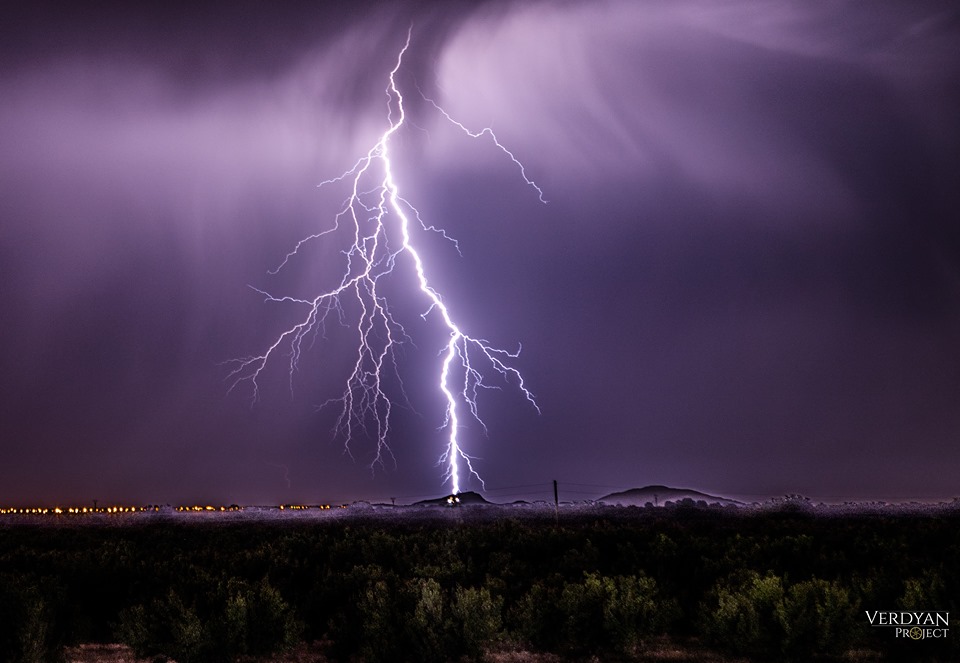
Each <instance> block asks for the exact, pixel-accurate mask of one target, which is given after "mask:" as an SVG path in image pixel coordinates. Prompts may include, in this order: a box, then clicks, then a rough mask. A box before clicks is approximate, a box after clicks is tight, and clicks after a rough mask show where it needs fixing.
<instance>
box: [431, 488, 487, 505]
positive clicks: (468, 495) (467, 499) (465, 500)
mask: <svg viewBox="0 0 960 663" xmlns="http://www.w3.org/2000/svg"><path fill="white" fill-rule="evenodd" d="M451 500H456V502H455V503H456V504H460V505H464V504H490V502H488V501H487V500H485V499H483V496H482V495H480V494H479V493H475V492H473V491H472V490H468V491H467V492H465V493H458V494H457V495H456V496H454V495H444V496H443V497H437V498H434V499H432V500H422V501H420V502H415V503H414V504H415V505H416V506H453V503H451Z"/></svg>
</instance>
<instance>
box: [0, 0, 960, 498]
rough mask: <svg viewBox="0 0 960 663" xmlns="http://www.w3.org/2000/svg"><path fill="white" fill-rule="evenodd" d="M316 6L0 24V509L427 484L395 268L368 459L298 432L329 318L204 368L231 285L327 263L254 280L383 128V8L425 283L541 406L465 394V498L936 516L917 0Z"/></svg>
mask: <svg viewBox="0 0 960 663" xmlns="http://www.w3.org/2000/svg"><path fill="white" fill-rule="evenodd" d="M314 4H316V5H318V6H313V5H314ZM322 4H323V3H309V2H301V3H287V4H284V5H283V6H282V7H280V8H278V7H277V6H276V4H275V3H268V2H241V3H236V2H231V3H227V2H222V3H204V4H203V7H204V9H198V8H196V7H194V6H193V3H176V2H175V3H169V2H147V3H98V4H96V5H95V8H93V9H91V8H89V7H85V8H82V9H81V8H79V7H77V8H73V9H70V8H66V9H65V8H60V7H57V6H56V5H53V4H38V3H21V5H20V6H18V7H17V8H15V9H12V10H7V11H6V13H7V14H8V15H9V18H8V20H5V21H4V26H3V28H2V30H3V33H2V34H0V347H2V352H0V454H2V460H0V503H36V502H44V503H53V502H60V503H81V502H82V503H87V502H89V501H90V500H92V499H94V498H97V499H99V500H101V501H104V502H105V501H110V500H123V501H133V502H171V503H179V502H191V501H208V500H209V501H217V502H238V503H278V502H286V501H301V500H303V501H311V502H315V501H326V500H331V501H346V500H352V499H356V498H367V499H384V498H388V497H390V496H396V497H398V498H400V499H401V500H403V501H408V499H410V498H415V497H420V496H433V495H437V494H441V493H442V492H443V491H444V485H443V484H442V481H441V477H442V472H443V468H442V467H439V466H437V465H435V462H436V458H437V456H438V454H439V453H440V452H441V451H442V448H443V439H444V435H443V433H441V432H438V431H437V427H438V426H439V425H440V423H441V422H442V418H443V411H442V403H441V402H440V401H439V400H437V399H436V398H435V385H433V384H432V383H431V382H430V380H432V379H433V377H432V376H433V372H434V371H435V369H436V366H437V362H438V359H437V352H438V351H439V349H440V348H441V347H442V341H441V344H440V345H438V344H437V343H436V340H437V338H436V335H435V334H433V335H431V334H430V329H429V328H428V326H424V327H423V328H420V327H418V324H417V321H418V320H419V318H418V314H419V313H421V312H422V310H423V308H424V306H423V300H422V299H417V298H415V297H410V296H407V295H405V294H404V293H403V292H402V286H403V285H404V281H403V279H402V278H401V279H399V280H398V281H397V282H396V283H397V290H396V294H395V297H396V299H395V306H396V310H397V312H398V313H397V314H398V316H401V317H402V318H403V319H404V321H406V322H407V326H408V332H410V334H411V336H413V337H414V343H415V345H414V344H408V345H407V346H405V347H404V349H403V351H402V352H401V353H400V354H399V355H398V363H399V366H400V373H401V377H402V378H403V379H404V382H405V384H406V385H407V395H408V397H409V400H410V405H411V406H412V409H403V410H400V411H398V412H397V416H396V419H395V422H394V426H395V431H394V433H395V434H394V436H393V438H392V447H393V451H394V454H395V456H396V467H395V468H391V469H389V470H388V471H379V472H377V473H376V474H375V475H371V473H370V471H369V470H368V469H367V467H366V463H367V462H369V457H368V454H369V451H370V446H369V444H368V443H366V442H365V441H363V440H358V441H357V443H356V445H355V446H354V448H353V450H354V455H355V460H351V459H350V458H349V457H347V456H345V455H344V453H343V445H342V441H340V440H335V439H334V438H333V436H332V435H331V426H332V425H333V417H334V414H335V413H334V412H331V411H328V410H323V411H319V412H318V411H317V409H316V406H317V405H318V404H319V403H322V402H323V401H325V400H326V399H328V398H331V397H336V396H339V395H340V393H341V392H342V389H343V384H344V380H345V377H346V374H345V373H344V369H345V367H346V366H347V364H348V362H349V360H350V355H349V346H348V344H347V341H348V340H349V339H348V338H347V337H346V336H343V335H341V334H340V333H339V332H338V331H337V330H336V329H331V333H330V335H329V338H328V339H327V340H326V341H321V342H318V343H317V344H316V345H315V346H314V347H313V348H312V349H311V350H310V351H309V352H308V353H306V355H305V357H304V360H303V362H302V366H301V370H300V372H299V373H298V374H297V375H296V376H295V377H294V380H293V392H292V395H291V392H290V389H289V381H288V379H287V376H286V375H285V374H284V371H283V367H282V366H281V365H280V364H277V365H275V366H274V367H273V369H272V370H270V371H268V373H269V374H268V375H266V376H265V377H264V379H263V380H261V399H260V401H259V402H258V403H257V404H256V405H254V406H253V407H251V405H250V393H249V391H245V390H244V389H243V388H242V387H241V388H238V390H236V391H234V392H232V393H230V394H227V389H228V387H229V383H228V382H225V381H224V378H225V377H226V369H225V367H224V366H223V365H222V362H224V361H226V360H229V359H231V358H235V357H239V356H244V355H249V354H254V353H259V352H262V351H263V349H264V348H265V346H266V344H268V343H269V342H270V341H271V340H272V338H273V337H274V335H275V334H277V333H278V332H279V331H280V330H282V329H283V328H284V327H285V326H286V325H288V324H290V323H291V321H292V320H295V319H296V313H297V312H296V311H294V310H291V309H288V308H285V307H282V306H279V305H277V304H271V303H264V301H263V298H262V297H260V296H258V295H257V294H256V293H255V292H254V291H253V290H251V289H250V288H248V287H247V286H248V285H252V286H255V287H257V288H263V289H267V290H270V291H271V292H273V293H274V294H278V295H282V294H290V295H299V296H304V295H306V294H309V293H310V292H315V291H316V290H317V288H319V287H322V286H320V285H319V284H320V283H322V282H324V279H325V278H326V277H325V276H324V275H325V274H327V276H329V274H328V272H329V269H328V270H327V272H325V271H324V268H325V267H329V265H330V264H332V262H333V261H335V260H336V259H337V258H338V255H339V254H338V252H339V251H340V250H341V249H342V248H343V247H342V246H340V245H337V244H336V243H335V242H329V243H323V242H319V243H315V244H314V245H312V249H311V252H310V253H309V254H308V255H305V256H304V257H303V259H302V260H300V261H298V262H297V263H296V264H294V265H292V266H291V269H289V270H286V271H284V272H283V273H282V274H281V275H280V276H271V275H269V274H268V273H267V270H269V269H272V268H274V267H276V266H277V265H278V264H279V263H280V262H281V261H282V260H283V256H284V255H285V254H286V253H287V251H289V250H290V249H291V248H292V247H293V246H294V245H295V244H296V242H297V240H298V239H300V238H301V237H303V236H305V235H308V234H310V233H313V232H317V231H319V230H322V229H324V228H327V227H329V225H330V223H331V222H332V219H333V216H334V214H335V213H336V212H337V210H338V209H339V206H340V204H341V202H342V200H343V198H344V196H345V195H346V191H345V190H344V189H342V188H340V189H337V188H336V187H330V188H323V189H318V188H317V187H316V185H317V184H318V183H319V182H321V181H322V180H324V179H327V178H330V177H333V176H336V175H338V174H340V173H341V172H343V171H344V170H345V169H347V168H349V167H350V166H351V165H352V164H353V163H354V162H355V161H356V159H357V158H358V157H359V156H360V155H361V154H362V153H364V152H365V151H366V150H367V149H368V148H369V147H370V145H371V144H372V143H373V142H375V140H376V138H377V136H378V135H379V134H380V133H381V132H382V131H383V130H384V129H385V128H386V117H385V112H386V97H385V95H384V87H385V84H386V76H387V74H388V72H389V70H390V67H391V66H392V65H393V62H394V61H395V58H396V55H397V52H398V51H399V49H400V47H401V46H402V44H403V40H404V39H405V37H406V32H407V29H408V27H410V26H411V24H412V35H413V37H412V45H411V50H410V52H409V54H408V57H407V58H406V59H405V61H404V66H403V67H402V68H401V70H400V72H399V73H398V83H399V84H400V85H401V87H402V88H403V92H404V94H405V95H406V96H407V99H408V100H409V106H408V112H409V113H410V124H408V125H407V126H406V127H404V130H403V131H402V132H400V133H399V134H398V135H397V136H396V140H395V142H394V143H393V145H392V149H394V150H395V154H396V163H397V171H396V177H397V180H398V183H399V185H400V186H401V188H402V193H403V194H404V196H405V197H406V198H407V199H408V200H410V201H411V202H412V203H414V204H415V205H416V206H417V207H418V209H419V210H420V212H421V214H422V215H423V217H424V219H425V220H426V221H428V222H429V223H434V224H437V225H439V226H442V227H443V228H445V229H446V230H447V231H448V232H449V233H450V234H451V235H452V236H454V237H456V238H457V240H459V244H460V248H461V251H462V254H463V255H462V256H459V255H457V253H456V251H455V250H454V249H452V247H450V246H449V245H448V244H445V243H443V242H442V241H437V240H436V238H425V239H424V240H423V241H424V242H425V243H424V244H423V247H424V248H423V251H424V256H425V258H427V259H428V260H429V264H428V266H427V269H428V271H429V273H430V274H429V275H430V278H431V280H432V282H433V283H434V284H435V286H436V287H437V289H438V290H439V291H440V292H441V293H442V294H443V295H444V296H445V298H446V301H447V303H448V305H449V306H450V307H451V309H452V311H453V312H454V315H455V316H456V317H457V319H458V320H459V321H461V323H462V325H463V327H464V328H465V329H467V330H469V332H470V333H472V334H473V335H476V336H480V337H483V338H487V339H489V340H490V341H491V342H493V343H494V344H496V345H499V346H501V347H506V348H515V347H516V346H517V343H522V344H523V353H522V354H521V356H520V358H519V359H518V360H517V362H516V366H517V368H519V369H520V370H521V371H522V372H523V373H524V376H525V377H526V380H527V385H528V386H529V387H530V389H531V390H532V391H533V392H534V393H535V394H536V396H537V399H538V403H539V405H540V407H541V409H542V415H540V416H538V415H537V414H536V413H535V412H534V411H533V410H532V409H531V408H530V407H529V406H528V405H527V404H526V402H525V401H524V400H523V399H522V398H521V397H520V396H518V394H517V393H516V392H515V391H514V390H513V389H510V388H504V389H503V390H502V391H491V392H484V393H483V394H482V395H481V400H480V407H481V413H482V414H483V415H484V420H485V422H486V423H487V425H488V427H489V436H488V437H486V438H484V437H483V435H482V432H481V431H480V430H479V428H478V427H477V426H476V425H472V426H467V427H465V428H464V430H463V437H464V440H465V442H464V444H465V446H466V448H467V449H468V451H470V452H471V453H473V454H474V455H476V456H477V457H478V461H477V468H478V470H479V471H480V472H481V474H482V475H483V477H484V478H485V479H486V481H487V486H488V488H490V489H491V491H490V494H489V495H490V497H492V498H493V499H503V498H506V497H509V496H512V495H521V494H523V495H522V496H524V497H526V498H527V499H534V498H537V497H540V498H548V497H550V493H549V488H548V482H549V481H550V480H551V479H554V478H556V479H558V480H560V482H561V490H563V488H564V486H568V487H570V489H571V490H570V492H568V495H567V496H568V497H570V498H586V497H591V496H593V497H595V496H599V495H600V494H603V493H606V492H610V491H611V490H613V489H618V488H620V489H622V488H627V487H633V486H641V485H645V484H651V483H662V484H671V485H680V486H685V487H686V486H689V487H693V488H698V489H701V490H705V491H708V492H715V493H721V494H727V495H743V496H750V497H752V496H764V495H779V494H784V493H795V492H796V493H803V494H806V495H810V496H812V497H814V498H817V499H824V500H836V499H846V498H851V499H857V498H911V497H923V498H938V497H952V496H954V495H957V494H960V487H958V485H957V480H956V477H957V476H960V227H958V223H960V123H958V122H957V117H958V116H960V59H958V58H957V57H956V54H957V52H958V49H960V10H957V9H956V7H955V4H954V3H950V2H910V3H904V2H872V3H868V4H865V3H855V2H832V3H808V2H802V1H800V0H796V1H791V2H787V1H783V2H780V1H777V2H766V1H765V2H741V3H736V2H734V3H715V2H706V1H704V2H691V1H679V2H666V1H653V0H651V1H645V2H636V1H624V2H600V3H598V2H565V3H536V2H489V3H486V4H478V3H467V2H463V3H451V2H439V1H438V2H434V3H431V2H420V3H406V4H404V5H401V6H398V5H397V4H396V3H374V2H367V3H355V5H354V7H355V8H354V10H352V11H351V12H349V13H343V12H341V11H340V10H334V9H331V8H325V7H323V6H320V5H322ZM330 4H335V3H330ZM418 86H419V88H420V89H421V90H423V92H424V94H426V95H427V96H430V97H432V98H435V99H436V100H437V101H438V102H439V103H440V104H441V105H442V106H443V107H444V108H445V109H446V110H448V111H449V112H450V113H451V114H452V115H453V116H454V117H456V118H457V119H458V120H459V121H461V122H463V123H464V124H466V125H467V126H469V127H471V128H474V129H480V128H482V127H483V126H491V127H492V128H493V129H494V130H495V131H496V132H497V134H498V136H499V137H500V139H501V141H502V142H503V143H504V144H505V145H507V146H508V147H509V148H510V149H511V150H513V152H514V153H515V154H516V155H517V157H518V158H519V159H521V160H522V161H523V162H524V164H525V165H526V168H527V173H528V175H529V176H530V177H532V178H533V179H534V180H536V181H537V183H538V184H539V185H540V186H541V187H542V188H543V190H544V194H545V197H546V198H547V199H548V200H549V202H548V204H546V205H544V204H541V203H540V202H539V201H538V199H537V196H536V193H535V192H534V191H532V190H531V189H530V188H529V187H527V186H525V185H524V182H523V180H522V179H521V178H520V177H519V174H518V172H517V170H516V168H515V167H514V166H513V165H512V164H511V163H510V162H509V161H508V160H506V159H505V158H504V155H503V154H501V153H500V152H498V151H497V150H496V149H494V148H492V147H491V145H490V144H489V143H487V142H483V141H470V140H469V139H467V138H466V137H465V136H464V135H463V134H462V133H461V132H459V130H457V129H456V128H455V127H453V126H452V125H450V124H449V123H447V122H446V121H445V120H444V119H443V118H442V116H440V115H439V114H438V113H437V112H436V111H435V110H433V109H432V107H430V106H429V105H428V104H426V103H425V102H423V101H422V99H420V98H419V97H418V94H417V92H416V90H417V87H418ZM288 481H289V485H288ZM574 484H577V485H574ZM531 485H532V486H535V488H534V489H532V490H531V489H525V488H514V487H518V486H531ZM464 488H465V489H471V488H477V485H476V484H473V485H466V486H464ZM541 489H542V492H540V493H538V492H537V491H540V490H541ZM574 490H575V491H579V492H574ZM531 492H532V493H535V494H529V493H531Z"/></svg>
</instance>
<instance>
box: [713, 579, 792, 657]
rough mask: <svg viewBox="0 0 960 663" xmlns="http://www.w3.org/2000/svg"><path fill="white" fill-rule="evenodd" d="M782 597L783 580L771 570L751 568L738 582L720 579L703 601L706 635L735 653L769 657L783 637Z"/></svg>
mask: <svg viewBox="0 0 960 663" xmlns="http://www.w3.org/2000/svg"><path fill="white" fill-rule="evenodd" d="M783 597H784V593H783V582H782V581H781V580H780V578H779V577H777V576H774V575H772V574H768V575H766V576H763V577H761V576H760V575H759V574H758V573H756V572H755V571H748V572H747V573H746V576H745V577H744V578H743V579H742V580H740V581H739V582H733V583H731V582H721V583H718V584H717V585H716V586H715V587H714V589H713V590H712V591H711V592H710V598H708V599H707V601H706V602H705V603H704V604H703V608H702V619H701V622H702V625H703V630H704V632H705V635H706V636H707V637H708V639H709V640H710V641H712V642H713V643H715V644H717V645H719V646H720V647H721V648H722V649H725V650H727V651H729V652H731V653H733V654H737V655H745V656H766V657H769V656H771V655H773V654H774V653H776V652H779V651H780V649H781V643H783V641H784V635H785V634H784V631H783V625H782V622H781V620H780V618H779V614H780V613H781V612H782V610H783Z"/></svg>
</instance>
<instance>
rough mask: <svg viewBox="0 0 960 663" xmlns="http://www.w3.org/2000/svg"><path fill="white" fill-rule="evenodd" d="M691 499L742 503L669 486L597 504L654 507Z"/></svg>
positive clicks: (623, 494)
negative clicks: (649, 505)
mask: <svg viewBox="0 0 960 663" xmlns="http://www.w3.org/2000/svg"><path fill="white" fill-rule="evenodd" d="M685 499H691V500H693V501H694V502H700V501H703V502H706V503H707V504H720V505H723V506H727V505H740V504H743V503H742V502H738V501H737V500H731V499H728V498H726V497H717V496H715V495H708V494H707V493H701V492H700V491H699V490H692V489H690V488H671V487H669V486H646V487H645V488H631V489H630V490H625V491H623V492H620V493H610V494H609V495H607V496H606V497H601V498H600V499H598V500H597V501H598V502H603V503H604V504H619V505H621V506H644V505H645V504H647V503H648V502H649V503H650V504H653V505H654V506H663V505H664V504H665V503H666V502H679V501H680V500H685Z"/></svg>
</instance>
